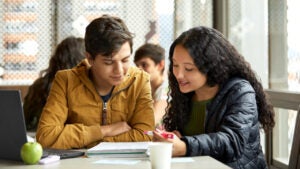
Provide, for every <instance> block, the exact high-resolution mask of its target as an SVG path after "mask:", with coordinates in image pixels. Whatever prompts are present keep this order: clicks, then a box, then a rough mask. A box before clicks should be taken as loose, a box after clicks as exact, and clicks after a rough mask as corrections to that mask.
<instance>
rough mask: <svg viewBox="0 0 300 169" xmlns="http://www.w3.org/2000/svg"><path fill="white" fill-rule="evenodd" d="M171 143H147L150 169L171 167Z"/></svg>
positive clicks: (167, 168)
mask: <svg viewBox="0 0 300 169" xmlns="http://www.w3.org/2000/svg"><path fill="white" fill-rule="evenodd" d="M172 146H173V144H172V143H167V142H153V143H150V144H149V152H150V162H151V168H152V169H171V159H172Z"/></svg>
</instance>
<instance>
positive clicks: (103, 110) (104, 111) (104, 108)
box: [102, 102, 107, 125]
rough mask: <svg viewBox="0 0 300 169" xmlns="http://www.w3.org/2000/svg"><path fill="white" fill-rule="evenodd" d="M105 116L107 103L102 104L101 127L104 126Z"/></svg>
mask: <svg viewBox="0 0 300 169" xmlns="http://www.w3.org/2000/svg"><path fill="white" fill-rule="evenodd" d="M106 114H107V103H106V102H103V109H102V125H105V124H106Z"/></svg>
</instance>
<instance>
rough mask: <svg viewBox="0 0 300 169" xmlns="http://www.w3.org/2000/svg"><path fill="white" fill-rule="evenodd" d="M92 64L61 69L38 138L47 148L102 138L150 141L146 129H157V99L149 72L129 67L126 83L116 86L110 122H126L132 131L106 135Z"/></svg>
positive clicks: (89, 144) (109, 110)
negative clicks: (93, 80) (144, 132)
mask: <svg viewBox="0 0 300 169" xmlns="http://www.w3.org/2000/svg"><path fill="white" fill-rule="evenodd" d="M89 68H90V66H89V65H88V63H87V62H86V61H83V62H82V63H80V64H79V65H78V66H76V67H75V68H73V69H69V70H62V71H59V72H57V74H56V76H55V79H54V81H53V84H52V88H51V90H50V93H49V97H48V100H47V103H46V105H45V107H44V109H43V112H42V114H41V118H40V121H39V125H38V128H37V133H36V139H37V141H38V142H39V143H40V144H42V146H43V147H50V148H60V149H71V148H89V147H92V146H94V145H96V144H98V143H99V142H101V141H109V142H121V141H150V140H151V137H150V136H148V135H145V134H143V131H147V130H153V129H154V112H153V103H152V102H153V100H152V97H151V89H150V82H149V80H150V79H149V75H148V74H146V73H145V72H143V71H141V70H140V69H138V68H136V67H131V68H129V70H128V72H127V76H126V78H125V80H124V82H123V83H122V84H120V85H118V86H115V87H114V89H113V91H112V95H111V97H110V99H109V100H108V101H107V115H106V121H107V124H111V123H115V122H121V121H126V122H127V124H128V125H130V126H131V128H132V129H131V130H130V131H128V132H126V133H122V134H120V135H117V136H114V137H103V135H102V133H101V130H100V128H101V118H102V108H103V101H102V99H101V97H100V96H99V95H98V93H97V91H96V89H95V87H94V85H93V83H92V81H90V79H89V78H88V69H89Z"/></svg>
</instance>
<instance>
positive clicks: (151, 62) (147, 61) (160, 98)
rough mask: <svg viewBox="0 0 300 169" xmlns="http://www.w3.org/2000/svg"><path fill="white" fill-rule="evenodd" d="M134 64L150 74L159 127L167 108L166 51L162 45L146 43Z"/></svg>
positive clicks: (136, 54) (138, 52)
mask: <svg viewBox="0 0 300 169" xmlns="http://www.w3.org/2000/svg"><path fill="white" fill-rule="evenodd" d="M134 62H135V64H136V66H137V67H139V68H142V69H143V70H144V71H146V72H147V73H149V74H150V83H151V91H152V97H153V100H154V113H155V124H156V126H159V125H160V123H161V119H162V117H163V115H164V114H165V109H166V106H167V92H168V84H167V81H165V80H164V78H163V76H164V69H165V50H164V49H163V48H162V47H161V46H160V45H156V44H151V43H146V44H144V45H142V46H141V47H139V48H138V49H137V50H136V52H135V55H134Z"/></svg>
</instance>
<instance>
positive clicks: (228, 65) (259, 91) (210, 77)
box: [163, 27, 275, 131]
mask: <svg viewBox="0 0 300 169" xmlns="http://www.w3.org/2000/svg"><path fill="white" fill-rule="evenodd" d="M177 45H182V46H183V47H184V48H185V49H186V50H187V51H188V52H189V54H190V56H191V57H192V58H193V60H194V63H195V65H196V66H197V68H198V70H199V71H200V72H202V73H204V74H205V75H206V76H207V82H206V83H207V85H209V86H211V87H213V86H215V85H219V86H223V85H224V84H225V83H226V82H227V81H228V80H229V79H230V78H232V77H240V78H244V79H246V80H248V81H249V82H250V84H251V85H252V86H253V88H254V90H255V92H256V101H257V106H258V112H259V121H260V124H261V127H262V128H263V129H264V130H265V131H269V130H270V129H272V128H273V127H274V125H275V121H274V109H273V106H272V105H271V104H270V102H269V101H268V99H267V96H266V94H265V92H264V90H263V86H262V84H261V82H260V81H259V80H258V78H257V76H256V74H255V72H254V71H253V70H252V69H251V67H250V64H249V63H248V62H247V61H245V59H244V57H243V56H241V55H240V54H239V53H238V51H237V50H236V48H235V47H234V46H233V45H232V44H231V43H230V42H229V41H228V40H227V39H226V38H225V37H224V36H223V35H222V34H221V33H220V32H218V31H217V30H215V29H212V28H207V27H195V28H192V29H190V30H188V31H186V32H183V33H182V34H181V35H180V36H179V37H178V38H177V39H176V40H175V41H174V42H173V43H172V45H171V47H170V51H169V60H170V66H169V74H168V78H169V86H170V91H169V96H170V98H171V99H170V98H169V99H170V102H169V103H168V107H167V109H166V112H167V113H166V114H165V116H164V119H163V123H164V125H165V128H166V130H168V131H172V130H178V129H182V128H183V125H184V123H186V122H187V118H188V115H189V112H190V111H191V108H190V106H189V105H190V102H191V98H192V96H193V95H194V92H190V93H181V92H180V89H179V85H178V82H177V80H176V78H175V76H174V74H173V66H172V65H173V60H172V57H173V52H174V48H175V47H176V46H177Z"/></svg>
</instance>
